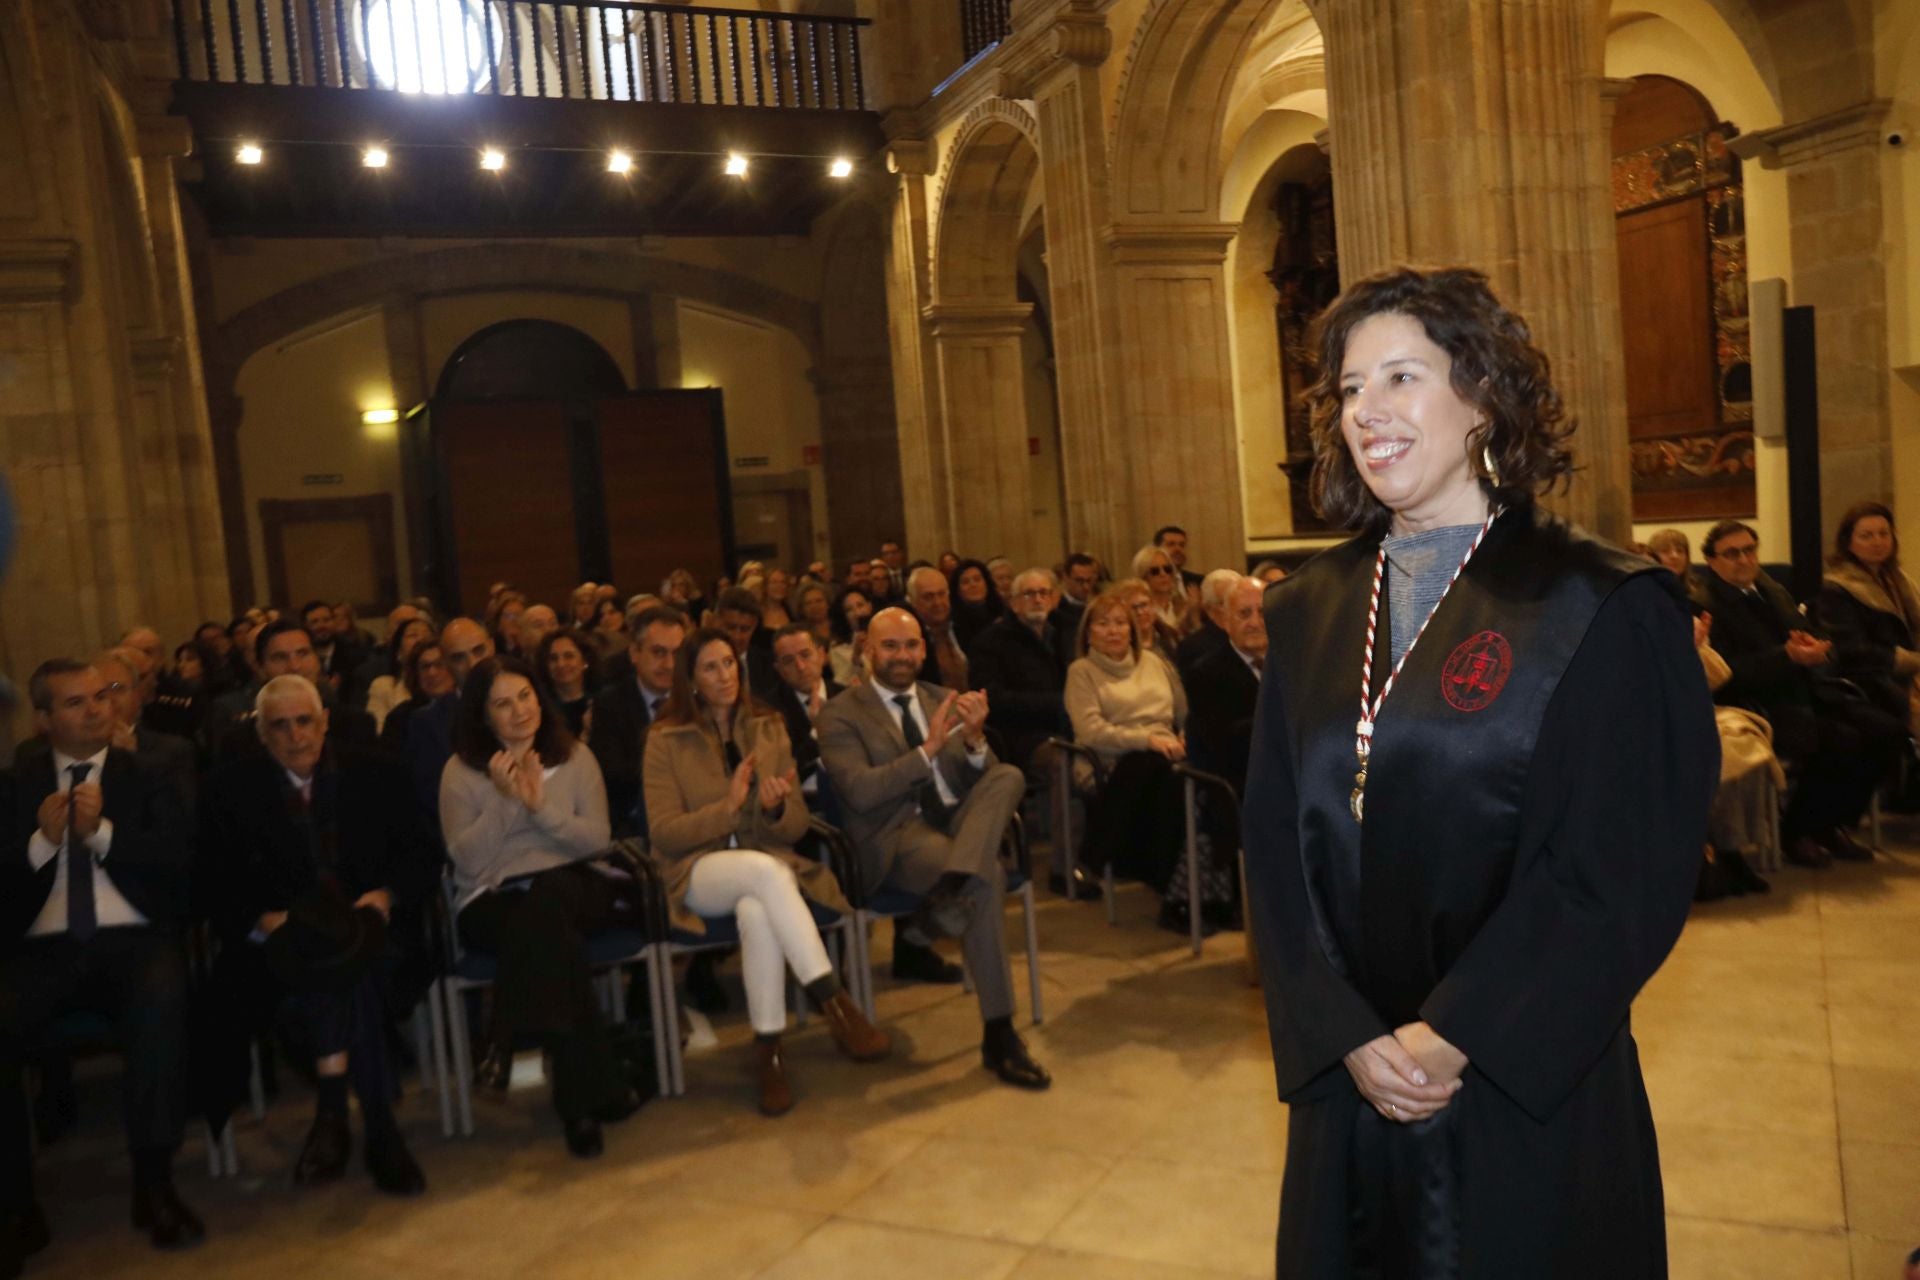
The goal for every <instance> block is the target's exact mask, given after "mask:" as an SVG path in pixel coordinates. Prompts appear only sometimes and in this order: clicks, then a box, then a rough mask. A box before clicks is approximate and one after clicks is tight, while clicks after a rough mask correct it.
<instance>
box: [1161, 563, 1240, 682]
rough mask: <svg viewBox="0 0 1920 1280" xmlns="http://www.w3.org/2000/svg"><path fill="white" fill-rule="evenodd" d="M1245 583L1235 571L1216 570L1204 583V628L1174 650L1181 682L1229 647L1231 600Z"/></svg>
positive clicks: (1202, 625)
mask: <svg viewBox="0 0 1920 1280" xmlns="http://www.w3.org/2000/svg"><path fill="white" fill-rule="evenodd" d="M1242 580H1243V575H1242V574H1239V573H1236V572H1234V571H1233V570H1232V569H1215V570H1214V571H1213V572H1212V573H1210V574H1208V575H1207V576H1206V577H1204V578H1202V579H1201V580H1200V591H1199V597H1200V625H1199V626H1198V627H1196V628H1194V631H1193V634H1191V635H1189V636H1187V637H1186V638H1185V639H1184V640H1182V641H1181V642H1180V643H1179V644H1178V645H1176V646H1175V647H1174V650H1173V666H1174V669H1175V670H1176V671H1178V672H1179V673H1180V678H1181V679H1183V680H1184V679H1186V678H1187V676H1188V675H1189V674H1191V673H1192V671H1193V669H1194V668H1195V667H1196V666H1198V665H1199V664H1200V663H1201V662H1202V661H1203V660H1205V659H1206V658H1209V657H1212V656H1213V655H1214V654H1216V653H1218V652H1220V650H1222V649H1224V648H1226V647H1227V613H1228V597H1229V596H1230V595H1231V594H1232V592H1233V590H1234V588H1235V587H1238V586H1239V585H1240V583H1241V581H1242Z"/></svg>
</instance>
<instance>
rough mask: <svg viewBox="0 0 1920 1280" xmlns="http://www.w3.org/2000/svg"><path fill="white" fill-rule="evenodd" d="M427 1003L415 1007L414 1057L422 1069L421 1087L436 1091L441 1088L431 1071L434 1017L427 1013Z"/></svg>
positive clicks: (423, 1002)
mask: <svg viewBox="0 0 1920 1280" xmlns="http://www.w3.org/2000/svg"><path fill="white" fill-rule="evenodd" d="M427 1004H428V1002H427V1001H424V1000H423V1001H421V1002H420V1003H419V1004H417V1005H415V1006H414V1007H413V1057H414V1062H415V1063H416V1064H417V1065H418V1066H419V1068H420V1087H421V1088H423V1089H434V1088H438V1087H439V1081H438V1079H437V1078H436V1077H435V1076H434V1075H433V1074H432V1072H431V1071H430V1069H429V1068H430V1059H431V1057H432V1053H433V1048H432V1031H431V1027H430V1024H431V1023H432V1020H433V1019H432V1017H431V1015H430V1014H429V1013H428V1011H427Z"/></svg>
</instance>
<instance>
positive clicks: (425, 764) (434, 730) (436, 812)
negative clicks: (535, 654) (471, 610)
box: [406, 618, 494, 835]
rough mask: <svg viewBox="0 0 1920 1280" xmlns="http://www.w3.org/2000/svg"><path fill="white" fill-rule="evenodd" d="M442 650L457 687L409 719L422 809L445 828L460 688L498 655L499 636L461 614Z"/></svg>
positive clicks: (445, 633) (445, 634)
mask: <svg viewBox="0 0 1920 1280" xmlns="http://www.w3.org/2000/svg"><path fill="white" fill-rule="evenodd" d="M440 656H441V661H442V662H444V663H445V664H446V668H447V676H448V677H449V680H450V683H451V687H450V688H449V689H448V690H447V692H446V693H444V694H442V695H440V697H438V698H436V699H435V700H434V701H432V702H430V703H427V704H425V705H423V706H421V707H420V708H419V710H418V711H416V712H415V713H414V714H413V715H412V716H411V717H410V718H409V719H408V721H407V726H406V733H407V759H408V762H409V763H410V764H411V766H412V773H413V788H414V798H415V800H416V801H417V802H418V804H419V807H420V812H421V815H422V816H423V817H424V818H426V820H427V822H428V823H429V825H430V826H432V828H433V831H434V833H435V834H436V835H438V834H439V820H440V791H441V777H442V775H443V774H444V773H445V772H446V768H447V759H448V757H450V756H451V755H453V722H454V717H455V715H456V714H457V713H458V711H459V709H460V690H461V688H462V686H464V685H465V684H466V681H467V676H468V674H469V673H471V672H472V670H473V669H474V668H475V667H477V666H479V665H480V664H481V663H482V662H485V661H486V660H487V659H488V658H491V657H493V656H494V650H493V637H492V636H490V635H488V634H487V631H486V628H484V627H482V626H481V625H480V624H479V623H478V622H475V621H474V620H473V619H472V618H455V619H453V620H452V621H450V622H448V623H447V625H446V626H445V627H443V628H441V630H440Z"/></svg>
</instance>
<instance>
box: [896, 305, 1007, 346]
mask: <svg viewBox="0 0 1920 1280" xmlns="http://www.w3.org/2000/svg"><path fill="white" fill-rule="evenodd" d="M921 314H922V315H924V316H925V317H926V319H927V323H928V324H930V325H932V326H933V336H934V338H935V339H936V340H938V339H941V338H1018V337H1019V336H1020V334H1021V332H1022V331H1023V330H1024V328H1025V327H1026V323H1027V317H1029V316H1031V315H1032V314H1033V304H1032V303H1031V302H1014V303H1005V302H936V303H933V304H931V305H930V306H928V307H927V308H926V310H925V311H923V312H922V313H921Z"/></svg>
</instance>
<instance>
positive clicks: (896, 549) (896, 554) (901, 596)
mask: <svg viewBox="0 0 1920 1280" xmlns="http://www.w3.org/2000/svg"><path fill="white" fill-rule="evenodd" d="M874 566H875V568H877V569H882V570H885V572H886V581H885V582H875V583H874V584H873V585H874V587H875V589H876V590H880V591H882V592H883V593H884V594H885V595H886V598H887V599H889V600H895V601H898V600H905V599H906V598H907V572H908V570H907V549H906V548H905V547H903V546H901V545H900V544H899V543H898V542H896V541H894V540H893V539H892V538H889V539H887V540H886V541H885V542H883V543H881V544H880V558H879V559H878V560H877V561H875V562H874Z"/></svg>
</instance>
